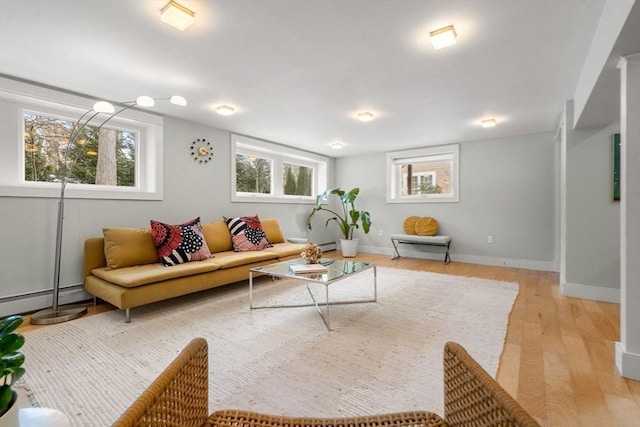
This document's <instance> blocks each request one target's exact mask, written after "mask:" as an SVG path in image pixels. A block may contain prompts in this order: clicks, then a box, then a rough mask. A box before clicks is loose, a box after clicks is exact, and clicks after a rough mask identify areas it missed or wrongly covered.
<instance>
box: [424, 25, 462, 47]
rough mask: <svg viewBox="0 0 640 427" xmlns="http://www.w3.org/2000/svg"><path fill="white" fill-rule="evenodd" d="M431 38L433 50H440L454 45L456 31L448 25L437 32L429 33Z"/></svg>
mask: <svg viewBox="0 0 640 427" xmlns="http://www.w3.org/2000/svg"><path fill="white" fill-rule="evenodd" d="M429 36H430V38H431V44H432V45H433V48H434V49H436V50H437V49H442V48H443V47H447V46H451V45H454V44H456V36H457V34H456V30H455V29H454V28H453V25H449V26H447V27H444V28H440V29H439V30H435V31H431V32H430V33H429Z"/></svg>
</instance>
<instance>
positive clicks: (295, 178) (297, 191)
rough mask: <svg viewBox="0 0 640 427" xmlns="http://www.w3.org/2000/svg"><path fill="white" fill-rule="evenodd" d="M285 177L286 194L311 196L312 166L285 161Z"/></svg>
mask: <svg viewBox="0 0 640 427" xmlns="http://www.w3.org/2000/svg"><path fill="white" fill-rule="evenodd" d="M283 178H284V194H285V195H286V196H311V179H312V168H309V167H306V166H300V165H295V164H292V163H285V164H284V177H283Z"/></svg>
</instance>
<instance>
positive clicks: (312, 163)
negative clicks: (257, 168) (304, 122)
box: [230, 134, 329, 204]
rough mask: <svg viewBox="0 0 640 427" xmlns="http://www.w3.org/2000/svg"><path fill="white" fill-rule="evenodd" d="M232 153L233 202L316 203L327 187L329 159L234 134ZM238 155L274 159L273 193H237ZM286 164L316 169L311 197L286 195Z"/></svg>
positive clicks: (272, 173)
mask: <svg viewBox="0 0 640 427" xmlns="http://www.w3.org/2000/svg"><path fill="white" fill-rule="evenodd" d="M230 151H231V202H236V203H238V202H239V203H243V202H251V203H256V202H257V203H305V204H315V203H316V197H317V195H318V194H321V193H322V192H323V191H325V190H326V188H327V184H328V168H329V158H328V157H325V156H321V155H319V154H315V153H310V152H307V151H302V150H297V149H295V148H292V147H288V146H285V145H281V144H276V143H273V142H268V141H264V140H261V139H257V138H252V137H248V136H244V135H238V134H231V150H230ZM238 154H245V155H246V154H248V155H255V156H259V157H261V158H266V159H270V160H272V164H273V168H272V171H271V189H272V193H270V194H261V193H247V192H238V191H237V190H236V156H237V155H238ZM284 163H293V164H296V165H299V166H305V167H308V168H311V169H312V170H313V173H312V184H311V196H301V195H284V179H283V174H284Z"/></svg>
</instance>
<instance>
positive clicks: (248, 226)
mask: <svg viewBox="0 0 640 427" xmlns="http://www.w3.org/2000/svg"><path fill="white" fill-rule="evenodd" d="M224 221H225V222H226V223H227V226H228V227H229V231H230V232H231V241H232V242H233V250H234V251H236V252H245V251H261V250H262V249H264V248H270V247H271V244H270V243H269V241H268V240H267V234H266V233H265V232H264V230H263V229H262V224H261V223H260V218H258V215H255V216H241V217H237V218H227V217H224Z"/></svg>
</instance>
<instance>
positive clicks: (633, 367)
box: [615, 341, 640, 381]
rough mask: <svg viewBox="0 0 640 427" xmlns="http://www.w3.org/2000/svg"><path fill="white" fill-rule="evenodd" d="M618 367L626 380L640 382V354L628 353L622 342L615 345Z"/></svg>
mask: <svg viewBox="0 0 640 427" xmlns="http://www.w3.org/2000/svg"><path fill="white" fill-rule="evenodd" d="M615 357H616V367H617V368H618V372H620V375H622V376H623V377H625V378H631V379H632V380H638V381H640V354H635V353H630V352H628V351H626V349H625V348H624V346H623V345H622V343H621V342H619V341H618V342H616V344H615Z"/></svg>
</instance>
